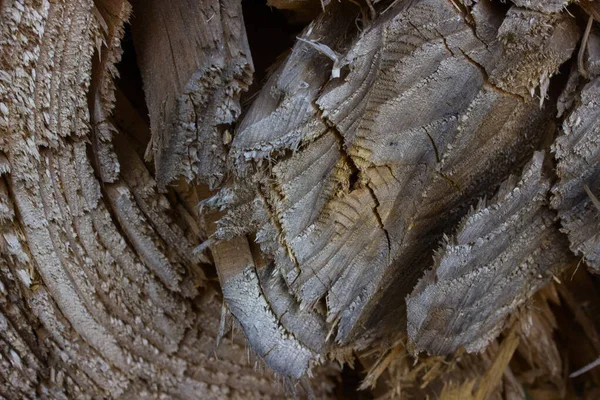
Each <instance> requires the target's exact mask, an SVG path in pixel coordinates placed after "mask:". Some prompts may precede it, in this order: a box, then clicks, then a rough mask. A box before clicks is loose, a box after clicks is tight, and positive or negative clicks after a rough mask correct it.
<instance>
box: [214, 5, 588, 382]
mask: <svg viewBox="0 0 600 400" xmlns="http://www.w3.org/2000/svg"><path fill="white" fill-rule="evenodd" d="M470 12H471V16H470V17H471V18H473V20H474V23H475V28H474V29H473V27H472V26H470V25H469V23H468V22H467V20H466V19H465V16H464V15H463V14H462V13H460V12H459V11H457V9H456V8H455V7H454V6H453V5H452V4H451V3H449V2H444V1H437V0H426V1H418V2H407V3H398V4H397V5H395V6H394V7H393V8H391V9H389V10H388V11H387V12H386V13H383V14H382V15H381V16H380V17H379V19H378V20H376V21H374V22H373V23H372V24H371V25H370V26H369V27H368V29H366V30H365V31H364V32H362V33H360V34H359V35H358V36H356V38H355V39H354V40H352V41H351V42H350V41H349V40H350V39H351V38H352V37H353V36H352V35H346V38H347V39H346V40H347V41H346V42H343V43H340V42H335V41H330V40H331V37H330V36H323V35H322V33H321V32H323V30H324V29H326V30H327V31H331V29H338V30H339V29H342V28H343V26H341V23H339V22H338V23H337V26H336V27H328V26H326V25H324V24H326V22H327V19H326V16H325V17H322V19H319V20H317V21H316V22H315V23H314V24H313V25H311V26H310V27H309V29H308V30H307V32H305V34H304V36H303V39H302V40H301V41H300V42H298V43H297V44H296V46H295V47H294V49H293V50H292V53H291V55H290V56H289V58H288V59H287V60H286V61H285V62H284V63H283V64H282V66H281V67H280V68H279V70H278V72H276V73H275V74H274V75H273V77H272V78H271V79H270V81H269V82H267V84H266V87H265V88H264V89H263V90H262V93H261V95H260V96H259V97H258V98H257V100H256V101H255V102H254V104H253V106H252V108H251V110H250V111H249V113H248V114H247V115H246V116H245V118H244V119H243V121H242V122H241V123H240V125H239V128H238V130H237V131H236V134H235V137H234V140H233V143H232V151H231V158H232V160H233V163H234V172H235V174H237V176H238V177H239V178H243V179H244V180H243V181H242V180H241V179H240V180H236V181H234V182H233V183H231V184H230V186H229V187H227V188H226V189H225V190H224V191H223V192H222V193H221V194H220V195H218V196H217V198H215V199H214V200H213V202H214V203H215V204H219V205H220V206H221V207H223V206H224V207H226V208H227V207H228V208H229V209H230V212H229V215H228V216H227V217H225V218H224V219H223V220H222V221H221V228H220V229H219V230H218V231H217V234H216V235H215V238H228V237H231V236H234V235H235V234H236V233H238V234H239V233H251V232H255V234H256V239H257V242H258V243H260V245H261V248H262V250H263V251H264V252H265V253H266V254H267V255H268V256H269V257H270V258H271V259H272V260H273V261H274V263H275V271H276V272H278V273H279V274H281V275H282V277H283V280H284V281H285V282H286V283H287V287H288V290H289V291H290V293H291V294H292V295H293V297H294V298H295V299H297V302H298V306H299V307H300V309H304V310H313V309H315V307H316V308H317V309H318V308H319V306H318V304H319V303H320V302H321V301H324V302H325V303H326V321H327V324H328V331H329V332H331V335H330V337H331V339H334V340H335V342H337V344H338V345H348V344H353V345H356V344H357V343H358V344H359V345H361V346H364V345H366V344H367V343H369V342H371V341H372V340H373V339H374V338H382V337H388V338H389V337H390V336H393V335H395V334H397V332H399V331H401V330H402V326H403V322H402V321H403V320H404V318H405V315H406V314H405V311H404V307H405V305H404V297H405V295H407V294H408V293H410V291H411V290H412V288H413V286H414V285H415V284H416V282H417V280H418V279H419V278H420V276H421V275H422V273H423V271H424V270H426V269H427V268H428V266H429V265H430V261H429V257H430V255H431V254H432V253H431V249H432V248H433V247H434V246H435V245H436V243H437V241H438V240H439V239H440V238H441V237H442V234H443V232H448V231H449V230H451V229H452V227H453V226H454V225H455V224H456V223H458V221H459V220H460V218H461V217H462V216H463V215H464V214H465V213H466V212H467V211H468V207H469V205H472V204H475V202H476V200H477V197H478V196H482V195H485V194H490V193H492V191H493V189H494V188H495V187H497V185H499V183H500V182H501V181H502V180H504V179H506V178H507V176H508V174H509V173H510V172H511V171H514V170H515V169H516V170H518V169H519V168H521V167H522V166H523V165H524V163H525V162H526V161H527V160H528V159H529V158H530V157H531V155H532V154H533V151H534V149H536V148H537V147H538V146H540V144H541V143H542V140H544V138H547V137H548V135H552V133H553V131H554V129H555V125H554V124H553V123H552V121H551V115H552V114H553V112H554V111H553V103H551V104H550V105H549V106H546V107H542V108H541V109H540V103H542V101H540V100H536V99H532V98H531V96H532V93H534V90H538V92H537V93H539V94H538V98H539V99H541V100H543V99H544V98H545V96H546V95H547V88H548V82H549V77H550V76H552V75H553V74H554V73H556V71H557V70H558V67H559V65H560V64H561V63H563V62H564V61H566V60H567V59H569V58H570V57H571V55H572V54H573V50H574V48H575V43H576V41H577V39H578V37H579V30H578V28H577V26H576V25H575V23H574V22H573V21H572V20H570V19H569V18H568V17H565V16H564V15H563V14H557V15H554V14H553V15H547V14H543V13H540V12H536V11H532V10H524V9H519V8H516V7H513V8H511V9H510V10H509V12H508V14H506V16H504V15H503V14H502V12H501V10H500V9H498V8H496V6H495V5H494V4H492V3H491V2H487V1H481V2H479V3H477V4H476V5H474V7H473V8H472V10H470ZM342 21H344V20H342ZM513 30H516V31H519V32H522V34H523V36H515V37H510V33H511V32H512V31H513ZM532 33H534V34H533V35H532ZM334 37H335V36H334ZM328 40H329V41H328ZM311 41H312V42H313V43H312V44H311V43H310V42H311ZM317 45H318V46H317ZM319 46H321V47H322V49H324V50H319ZM323 46H327V47H323ZM323 53H327V55H325V54H323ZM332 59H333V60H332ZM319 60H327V61H326V62H325V63H324V62H322V61H319ZM335 61H338V65H340V66H342V69H341V73H342V77H341V78H340V79H335V74H331V68H334V67H335V64H336V63H335ZM332 77H333V78H332ZM538 88H539V89H538ZM416 104H418V105H419V106H418V107H417V108H415V105H416ZM315 105H316V106H317V107H318V110H317V109H316V108H315ZM474 148H477V149H478V151H477V152H473V151H472V149H474ZM266 162H269V164H272V165H269V166H267V167H265V165H264V164H265V163H266ZM252 188H254V189H252ZM252 190H255V193H256V195H255V196H257V197H255V196H253V195H251V191H252ZM236 192H239V193H240V194H238V195H236V194H235V193H236ZM228 203H229V205H227V204H228ZM248 215H252V216H253V217H252V220H253V221H254V222H252V223H251V224H248V222H247V216H248ZM267 296H268V294H267ZM277 296H280V294H277ZM267 301H268V302H272V301H276V298H275V299H267ZM294 334H295V335H296V336H298V333H294ZM251 344H252V341H251ZM328 345H329V344H328ZM280 372H282V373H283V371H281V370H280Z"/></svg>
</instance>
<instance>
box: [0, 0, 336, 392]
mask: <svg viewBox="0 0 600 400" xmlns="http://www.w3.org/2000/svg"><path fill="white" fill-rule="evenodd" d="M1 6H2V32H1V37H0V43H1V45H2V71H1V72H0V74H1V77H2V79H1V80H0V85H1V87H2V90H1V91H0V93H1V95H0V104H1V105H2V110H3V111H2V117H1V121H2V122H1V125H0V127H1V128H0V129H1V130H2V134H1V136H0V137H1V139H0V146H1V150H2V153H1V157H0V164H1V168H0V169H1V171H2V173H1V174H2V176H1V180H0V199H1V200H0V203H1V207H0V215H1V216H0V230H1V232H2V233H1V235H0V249H1V252H2V258H1V259H0V355H1V357H0V396H2V397H3V398H7V399H24V398H39V397H41V398H51V399H67V398H73V399H86V398H97V397H102V398H165V397H168V398H179V399H196V398H199V397H198V396H199V395H201V396H200V397H202V398H215V399H222V398H240V399H242V398H243V399H247V398H281V397H283V396H285V393H286V390H285V388H284V386H283V385H281V384H278V383H277V382H276V381H275V379H274V378H273V375H272V374H271V373H269V372H264V371H263V372H261V371H259V370H256V369H255V366H254V364H253V363H252V362H251V361H250V360H249V359H248V354H247V349H246V345H245V342H244V341H243V338H242V337H240V336H239V335H238V337H237V338H236V339H235V340H229V339H227V340H223V341H221V344H220V345H219V347H217V346H216V340H217V337H218V335H219V325H220V323H219V321H220V318H221V303H220V301H219V300H218V298H216V297H215V293H214V289H210V286H209V285H208V282H207V281H206V280H205V279H204V274H203V271H202V265H201V261H200V258H199V255H197V254H195V253H194V252H193V251H192V249H193V245H192V243H193V242H192V240H197V239H195V238H193V235H191V233H192V232H191V230H190V228H189V227H187V226H186V225H185V224H181V223H180V221H179V220H178V219H177V218H173V215H175V214H174V212H173V208H172V206H171V204H170V202H169V201H168V199H167V198H166V197H165V196H164V195H162V194H160V193H159V192H158V188H157V185H156V183H155V181H154V179H153V178H152V176H151V174H150V172H149V171H148V170H147V168H146V167H145V165H144V163H143V162H142V160H141V159H140V158H139V156H138V155H137V153H136V152H135V151H134V147H133V146H132V145H130V144H129V142H128V139H127V138H126V137H125V135H126V132H125V131H121V130H120V127H118V126H116V125H114V124H113V121H112V118H111V117H110V114H111V112H112V110H113V107H114V104H115V98H114V86H113V83H112V80H113V77H114V74H115V71H116V70H115V68H114V63H115V62H117V61H118V59H119V57H120V52H121V50H120V36H121V35H122V28H123V23H124V21H125V20H126V19H127V18H128V16H129V13H130V6H129V4H128V3H127V2H125V1H121V0H113V1H103V2H98V3H93V2H91V1H64V2H51V3H50V2H47V1H18V0H15V1H5V2H3V3H2V4H1ZM88 100H89V103H88ZM88 104H89V107H90V110H91V111H88ZM125 125H131V124H125ZM89 142H91V143H89ZM113 149H117V151H116V152H114V151H113ZM91 155H93V157H91ZM98 177H99V178H98ZM211 293H212V294H211ZM327 382H328V381H327ZM330 389H331V385H330V383H325V386H323V385H322V382H321V383H319V384H318V385H317V386H314V391H315V394H316V395H317V396H318V397H323V396H325V397H326V392H327V391H328V390H330Z"/></svg>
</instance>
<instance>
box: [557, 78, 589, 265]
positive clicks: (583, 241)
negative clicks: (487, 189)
mask: <svg viewBox="0 0 600 400" xmlns="http://www.w3.org/2000/svg"><path fill="white" fill-rule="evenodd" d="M598 93H600V78H595V79H594V80H592V81H591V82H589V83H587V84H586V85H585V86H584V87H583V89H582V90H581V92H580V93H579V94H578V95H577V96H576V97H575V99H574V102H575V104H574V107H573V109H572V111H571V113H570V114H569V115H568V117H567V118H566V119H565V121H564V122H563V125H562V130H561V135H560V136H559V137H558V138H557V139H556V142H555V144H554V147H553V150H554V152H555V154H556V158H557V160H558V164H557V170H556V173H557V175H558V177H559V182H558V184H557V185H556V187H555V188H554V189H553V193H554V197H553V199H552V206H553V207H554V208H556V210H558V214H559V216H560V217H561V223H562V226H563V229H564V231H565V232H566V233H567V234H568V236H569V240H570V242H571V248H572V249H573V251H574V252H575V253H576V254H577V255H581V256H583V257H584V259H585V261H586V264H587V265H588V266H589V267H590V268H591V269H592V270H594V271H595V272H596V273H600V237H599V235H598V220H597V216H598V213H599V212H600V210H599V209H598V202H597V198H598V196H600V160H599V159H598V155H599V154H600V153H599V152H600V143H599V142H598V124H597V121H598V117H599V116H600V114H599V113H600V104H599V103H598V101H597V96H598ZM586 187H587V188H588V189H587V190H586Z"/></svg>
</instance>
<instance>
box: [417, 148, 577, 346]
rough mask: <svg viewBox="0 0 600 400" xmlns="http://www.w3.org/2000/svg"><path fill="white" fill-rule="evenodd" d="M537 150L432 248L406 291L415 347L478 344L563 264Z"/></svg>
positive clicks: (563, 248) (564, 250)
mask: <svg viewBox="0 0 600 400" xmlns="http://www.w3.org/2000/svg"><path fill="white" fill-rule="evenodd" d="M548 168H549V165H545V166H544V154H543V153H541V152H538V153H535V155H534V156H533V159H532V160H531V162H530V163H529V164H528V165H527V166H526V167H525V169H524V171H523V175H522V176H521V178H520V179H519V180H518V181H517V179H516V177H511V178H509V179H508V180H507V181H505V182H504V183H503V184H502V186H501V188H500V190H499V192H498V194H496V196H495V197H494V199H492V200H491V201H490V202H489V204H487V205H486V204H480V205H478V207H477V209H475V210H473V211H471V212H469V214H468V215H467V216H466V217H465V219H464V220H463V221H462V222H461V223H460V225H459V227H458V229H457V232H456V233H455V234H454V235H453V236H452V237H450V238H447V239H446V244H445V245H443V246H442V248H441V249H440V250H439V251H438V252H437V254H436V255H435V264H434V269H433V270H432V271H429V272H427V273H426V274H425V276H424V277H423V278H422V279H421V281H419V284H418V285H417V286H416V287H415V289H414V291H413V292H412V294H411V295H410V296H409V297H408V299H407V314H408V335H409V338H410V341H411V344H412V345H413V346H414V349H415V351H419V350H426V351H427V352H428V353H430V354H436V355H437V354H449V353H453V352H455V351H456V350H458V349H459V347H460V346H464V347H465V348H466V349H467V351H469V352H473V351H480V350H481V349H483V348H484V347H485V346H486V345H487V344H488V343H489V342H490V340H491V339H492V338H494V337H495V336H496V335H497V334H498V332H500V331H501V330H502V329H503V328H504V326H503V325H504V322H505V321H506V319H507V317H508V316H509V315H510V314H512V313H513V312H514V311H515V310H516V309H517V307H518V306H519V305H521V304H523V303H524V302H525V301H526V300H527V299H529V297H531V295H532V294H533V293H535V292H536V291H537V290H539V289H540V288H541V287H542V286H544V285H546V284H547V283H548V282H550V280H551V279H552V276H555V275H558V274H559V273H560V272H561V270H562V269H563V268H564V267H566V266H567V265H569V260H570V258H571V255H570V254H569V251H568V245H567V243H566V240H565V238H563V237H561V235H560V233H559V232H558V228H557V224H556V220H557V216H556V215H555V213H553V212H552V211H551V210H550V209H549V207H548V203H549V189H550V178H549V171H547V169H548Z"/></svg>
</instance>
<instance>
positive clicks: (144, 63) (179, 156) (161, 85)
mask: <svg viewBox="0 0 600 400" xmlns="http://www.w3.org/2000/svg"><path fill="white" fill-rule="evenodd" d="M133 5H134V16H135V19H136V21H135V23H134V24H133V27H134V32H133V34H134V41H135V45H136V52H137V56H138V62H139V65H140V70H141V73H142V79H143V81H144V91H145V93H146V101H147V103H148V109H149V111H150V127H151V129H152V140H151V145H150V147H149V148H148V154H147V156H148V157H150V158H153V159H154V164H155V167H156V181H157V183H158V186H159V188H161V189H164V188H165V187H166V186H167V185H168V184H169V183H171V182H172V181H173V180H174V179H176V178H178V177H180V176H183V177H185V179H186V180H188V181H197V182H200V183H205V184H209V185H210V186H211V187H214V186H216V185H217V184H219V183H220V182H221V181H222V180H223V179H224V177H225V176H224V174H225V155H226V143H225V142H226V140H225V136H226V132H230V131H231V130H232V124H233V123H234V122H235V121H236V119H237V117H238V116H239V114H240V112H241V109H240V104H239V99H240V95H241V93H242V92H243V91H245V90H246V89H247V88H248V86H249V85H250V83H251V80H252V72H253V66H252V59H251V57H250V49H249V47H248V41H247V39H246V30H245V27H244V18H243V16H242V7H241V1H240V0H214V1H213V0H211V1H190V0H177V1H168V2H165V1H162V0H151V1H147V0H144V1H133Z"/></svg>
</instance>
